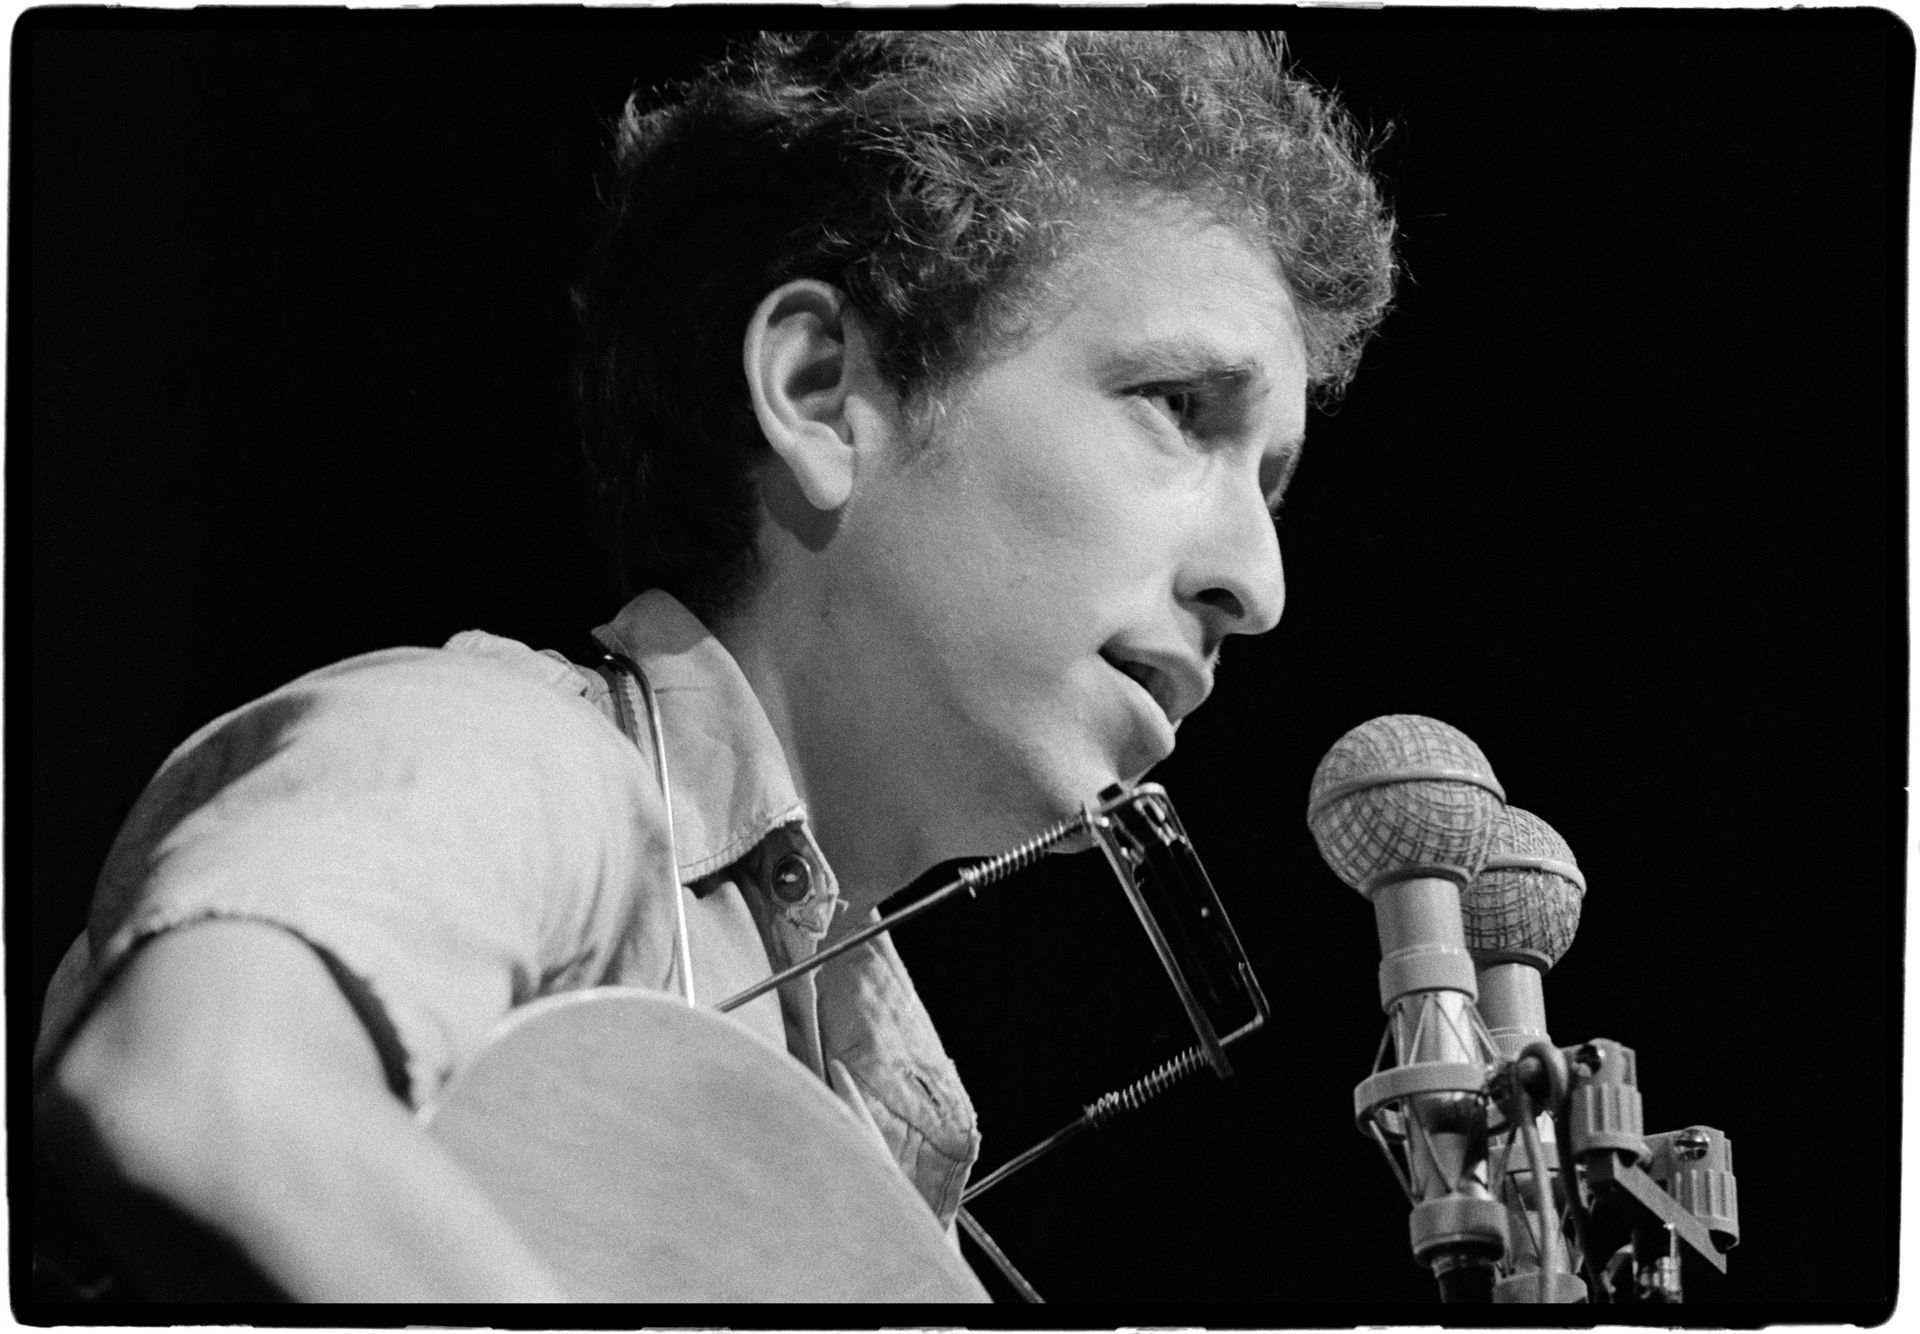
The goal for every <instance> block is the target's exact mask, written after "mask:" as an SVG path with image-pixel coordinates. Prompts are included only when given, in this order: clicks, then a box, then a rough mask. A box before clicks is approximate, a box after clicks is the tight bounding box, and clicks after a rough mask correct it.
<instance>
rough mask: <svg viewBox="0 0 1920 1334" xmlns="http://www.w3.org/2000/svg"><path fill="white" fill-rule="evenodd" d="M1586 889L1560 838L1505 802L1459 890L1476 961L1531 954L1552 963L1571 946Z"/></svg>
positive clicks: (1541, 822) (1534, 817)
mask: <svg viewBox="0 0 1920 1334" xmlns="http://www.w3.org/2000/svg"><path fill="white" fill-rule="evenodd" d="M1586 892H1587V881H1586V877H1585V876H1583V875H1582V874H1581V873H1580V867H1579V866H1578V865H1577V864H1576V863H1575V862H1574V860H1573V849H1572V848H1570V847H1568V846H1567V841H1566V840H1565V839H1564V838H1562V837H1560V835H1559V834H1558V833H1556V832H1555V831H1554V828H1553V826H1552V825H1550V824H1548V823H1547V822H1546V821H1545V820H1542V819H1541V818H1540V817H1539V816H1537V815H1534V814H1533V813H1531V812H1530V811H1523V810H1521V809H1520V808H1519V807H1517V806H1508V807H1506V808H1504V809H1503V810H1502V811H1501V812H1500V813H1499V815H1497V816H1496V817H1495V818H1494V825H1493V842H1492V845H1491V846H1490V847H1489V849H1488V851H1487V861H1486V865H1485V866H1483V867H1482V868H1481V870H1480V874H1479V875H1477V876H1475V877H1474V878H1473V883H1472V884H1470V885H1468V886H1467V888H1466V891H1465V892H1464V893H1462V894H1461V895H1460V915H1461V924H1462V926H1463V927H1464V928H1465V930H1466V936H1467V949H1468V950H1469V951H1470V952H1471V953H1472V954H1473V956H1474V958H1475V960H1476V961H1478V962H1482V963H1487V962H1495V961H1497V960H1499V959H1502V958H1513V957H1525V956H1528V955H1532V956H1534V957H1535V959H1536V960H1545V966H1546V967H1548V968H1551V967H1553V965H1554V964H1556V963H1558V962H1560V956H1561V955H1563V954H1565V953H1566V952H1567V946H1569V945H1571V944H1572V943H1573V933H1574V932H1575V931H1576V930H1578V929H1579V926H1580V900H1581V898H1582V897H1584V896H1585V894H1586Z"/></svg>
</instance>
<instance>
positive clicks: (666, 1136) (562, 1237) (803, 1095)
mask: <svg viewBox="0 0 1920 1334" xmlns="http://www.w3.org/2000/svg"><path fill="white" fill-rule="evenodd" d="M422 1116H423V1118H424V1119H425V1120H426V1122H427V1125H428V1130H429V1133H430V1134H432V1135H433V1136H434V1137H435V1138H436V1139H438V1140H439V1141H440V1142H441V1143H442V1144H443V1145H445V1146H446V1147H447V1149H448V1150H449V1151H450V1152H451V1153H452V1154H453V1155H454V1157H455V1158H456V1159H457V1160H459V1161H460V1163H461V1164H462V1165H463V1166H464V1167H465V1168H466V1169H467V1170H468V1171H469V1172H470V1173H471V1174H472V1175H473V1176H474V1177H475V1179H476V1180H478V1181H479V1182H480V1184H481V1186H482V1188H483V1189H484V1190H486V1191H487V1193H488V1194H489V1195H490V1196H491V1197H492V1198H493V1199H494V1201H495V1202H496V1203H497V1204H498V1205H499V1206H500V1208H501V1210H502V1212H503V1213H504V1214H505V1215H506V1216H507V1218H508V1219H509V1220H511V1221H512V1222H513V1223H514V1224H515V1226H516V1227H517V1228H518V1229H519V1230H520V1231H521V1233H522V1235H523V1236H525V1238H526V1239H527V1241H528V1243H529V1244H530V1245H531V1246H532V1247H533V1248H534V1250H536V1251H537V1252H538V1253H539V1254H540V1255H541V1256H542V1257H543V1258H544V1259H546V1260H547V1262H548V1263H549V1264H551V1265H552V1266H553V1267H554V1268H555V1269H556V1270H557V1271H558V1272H559V1273H560V1274H561V1275H562V1276H563V1277H564V1278H566V1279H567V1280H569V1281H570V1282H571V1283H572V1284H573V1285H574V1287H575V1288H576V1289H577V1290H578V1291H579V1292H580V1293H581V1294H582V1295H583V1297H586V1298H590V1299H600V1300H607V1301H622V1302H753V1301H768V1302H801V1301H830V1302H847V1301H891V1302H983V1301H986V1300H988V1298H987V1294H986V1291H985V1290H984V1289H983V1288H982V1287H981V1286H980V1283H979V1281H978V1280H977V1279H976V1278H975V1277H974V1276H973V1274H972V1272H971V1271H970V1270H969V1269H968V1268H967V1266H966V1263H965V1262H964V1261H963V1260H962V1259H961V1258H960V1256H959V1254H958V1252H957V1251H956V1250H955V1249H954V1247H953V1245H952V1244H951V1242H950V1241H949V1240H948V1239H947V1237H946V1236H945V1235H944V1234H943V1233H942V1232H941V1230H940V1227H939V1224H938V1223H936V1222H935V1221H934V1217H933V1214H932V1212H931V1211H930V1210H929V1209H928V1208H927V1206H926V1203H925V1201H923V1200H922V1199H921V1198H920V1196H919V1194H918V1192H916V1191H915V1190H914V1188H913V1187H912V1185H911V1184H909V1182H908V1181H907V1179H906V1177H905V1176H904V1175H903V1174H902V1173H901V1171H900V1169H899V1167H898V1166H897V1165H896V1164H895V1163H894V1162H893V1161H892V1159H891V1158H890V1157H889V1156H888V1155H887V1154H886V1152H885V1150H884V1149H883V1148H882V1147H881V1146H880V1144H879V1143H878V1142H877V1141H876V1140H875V1138H874V1136H873V1133H872V1131H871V1130H869V1129H867V1128H866V1127H864V1126H863V1125H861V1124H860V1122H859V1120H858V1118H857V1117H856V1116H855V1115H854V1113H853V1112H852V1111H851V1109H849V1108H848V1107H846V1106H845V1105H844V1104H842V1103H841V1101H840V1099H839V1098H838V1097H837V1096H835V1094H834V1093H833V1092H832V1091H831V1090H830V1089H828V1088H827V1086H826V1085H825V1084H823V1083H821V1082H820V1081H819V1080H818V1079H816V1078H814V1077H813V1076H811V1075H809V1074H808V1073H807V1072H806V1071H805V1070H804V1069H802V1068H801V1067H800V1065H799V1064H797V1063H796V1062H794V1061H793V1060H792V1059H790V1058H789V1057H788V1056H787V1055H786V1054H785V1053H784V1052H778V1051H775V1050H774V1049H773V1048H771V1047H769V1046H768V1045H767V1044H766V1043H764V1042H762V1041H761V1040H760V1039H759V1038H756V1037H754V1036H753V1035H752V1034H750V1033H748V1032H746V1031H745V1030H743V1029H741V1028H739V1027H737V1026H736V1025H735V1024H733V1023H732V1022H730V1021H729V1020H727V1019H726V1018H724V1017H723V1016H721V1015H719V1014H717V1013H715V1012H713V1011H710V1010H697V1009H694V1008H692V1007H690V1006H688V1005H686V1004H684V1003H683V1002H681V1001H679V1000H677V999H675V998H673V997H671V996H666V995H662V994H660V993H657V992H647V991H639V990H635V989H630V988H624V987H606V988H597V989H593V990H588V991H580V992H574V993H570V994H568V995H564V996H555V997H551V998H549V999H546V1000H541V1001H536V1002H534V1003H533V1004H531V1005H527V1006H524V1007H522V1008H521V1009H519V1010H516V1011H514V1012H513V1014H512V1015H511V1016H509V1018H508V1019H507V1021H506V1022H505V1023H504V1024H503V1025H502V1027H501V1030H500V1032H499V1034H498V1035H497V1036H496V1037H495V1039H494V1041H493V1042H491V1043H490V1044H489V1045H488V1046H487V1047H486V1048H485V1050H483V1051H482V1052H481V1053H480V1054H479V1055H478V1056H477V1057H475V1058H474V1059H473V1061H472V1062H471V1063H470V1064H469V1065H467V1066H466V1067H465V1068H463V1069H461V1070H459V1071H457V1072H456V1073H455V1075H454V1077H453V1078H452V1079H451V1080H449V1081H448V1083H447V1086H446V1087H445V1089H444V1090H442V1092H441V1094H440V1096H439V1098H438V1099H436V1100H435V1102H434V1104H433V1105H432V1106H431V1107H430V1108H428V1109H427V1110H426V1111H424V1112H423V1113H422Z"/></svg>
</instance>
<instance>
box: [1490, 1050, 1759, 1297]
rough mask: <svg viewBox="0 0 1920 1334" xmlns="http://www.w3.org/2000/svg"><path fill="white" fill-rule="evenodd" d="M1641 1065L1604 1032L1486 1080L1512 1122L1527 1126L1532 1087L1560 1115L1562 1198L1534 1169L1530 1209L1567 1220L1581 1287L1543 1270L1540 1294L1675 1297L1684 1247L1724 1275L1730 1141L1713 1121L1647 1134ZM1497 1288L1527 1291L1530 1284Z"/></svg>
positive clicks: (1736, 1231)
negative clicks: (1556, 1281)
mask: <svg viewBox="0 0 1920 1334" xmlns="http://www.w3.org/2000/svg"><path fill="white" fill-rule="evenodd" d="M1635 1065H1636V1062H1635V1059H1634V1053H1633V1049H1632V1048H1630V1047H1626V1046H1622V1045H1621V1044H1620V1043H1618V1042H1614V1041H1611V1040H1609V1039H1606V1038H1595V1039H1593V1040H1592V1041H1590V1042H1585V1043H1581V1044H1579V1045H1578V1046H1573V1047H1564V1048H1556V1047H1554V1046H1553V1045H1552V1044H1550V1043H1547V1042H1536V1043H1533V1044H1531V1045H1530V1046H1528V1047H1526V1048H1525V1049H1524V1050H1522V1051H1521V1052H1520V1053H1519V1055H1518V1056H1516V1057H1515V1058H1514V1059H1512V1060H1510V1061H1507V1062H1505V1063H1503V1064H1502V1065H1501V1066H1500V1067H1499V1068H1498V1069H1496V1070H1495V1072H1494V1073H1493V1075H1492V1077H1491V1078H1490V1080H1489V1081H1488V1089H1489V1092H1490V1094H1491V1096H1492V1097H1493V1098H1494V1100H1495V1103H1496V1105H1497V1106H1498V1107H1499V1108H1500V1110H1501V1112H1502V1114H1503V1115H1504V1116H1505V1118H1506V1121H1507V1127H1506V1128H1507V1129H1508V1130H1510V1131H1519V1132H1521V1133H1525V1132H1526V1131H1527V1130H1529V1129H1530V1128H1531V1125H1532V1120H1533V1114H1532V1102H1533V1098H1534V1096H1536V1095H1541V1096H1543V1097H1544V1100H1545V1102H1546V1104H1547V1106H1548V1108H1549V1109H1550V1110H1551V1111H1552V1112H1553V1114H1554V1117H1555V1119H1556V1120H1557V1121H1559V1123H1560V1134H1559V1136H1558V1140H1559V1148H1560V1160H1561V1178H1562V1186H1563V1195H1562V1197H1561V1198H1560V1199H1558V1200H1555V1199H1554V1198H1553V1197H1550V1196H1546V1195H1544V1194H1542V1193H1541V1192H1542V1191H1544V1189H1546V1187H1547V1182H1546V1181H1545V1180H1544V1179H1543V1173H1542V1171H1541V1170H1540V1168H1539V1167H1538V1166H1536V1167H1535V1168H1534V1171H1533V1173H1532V1177H1533V1180H1532V1183H1531V1184H1532V1186H1533V1188H1534V1192H1535V1202H1534V1203H1533V1204H1532V1205H1531V1206H1530V1207H1528V1208H1527V1210H1526V1212H1528V1213H1530V1214H1533V1215H1535V1216H1538V1217H1542V1218H1558V1219H1563V1220H1564V1223H1565V1224H1570V1225H1571V1228H1572V1231H1573V1234H1574V1247H1573V1250H1574V1253H1575V1254H1577V1255H1578V1256H1579V1264H1580V1267H1581V1268H1582V1269H1583V1270H1584V1271H1585V1276H1586V1283H1585V1288H1586V1291H1585V1292H1580V1291H1578V1290H1577V1289H1576V1288H1574V1287H1572V1286H1568V1285H1560V1286H1556V1287H1554V1288H1553V1290H1552V1292H1551V1295H1548V1294H1547V1293H1546V1291H1545V1287H1546V1285H1545V1281H1544V1276H1542V1279H1541V1291H1542V1296H1541V1297H1540V1298H1539V1300H1552V1301H1581V1300H1589V1301H1593V1302H1595V1303H1600V1302H1605V1303H1610V1304H1614V1305H1629V1304H1638V1305H1654V1304H1659V1305H1670V1304H1675V1303H1678V1302H1680V1301H1681V1300H1682V1295H1683V1294H1682V1283H1681V1259H1682V1256H1683V1255H1684V1254H1685V1252H1686V1251H1688V1250H1691V1251H1693V1252H1694V1253H1695V1254H1697V1255H1700V1256H1703V1257H1704V1258H1705V1259H1706V1261H1707V1262H1708V1263H1709V1264H1711V1265H1712V1266H1713V1267H1714V1268H1715V1269H1716V1270H1718V1271H1719V1272H1720V1273H1723V1274H1724V1273H1725V1272H1726V1270H1727V1262H1726V1257H1725V1252H1727V1251H1728V1250H1731V1249H1732V1248H1733V1247H1734V1246H1735V1245H1737V1244H1738V1242H1739V1240H1740V1217H1739V1195H1738V1189H1737V1183H1736V1181H1735V1178H1734V1175H1733V1146H1732V1143H1731V1141H1729V1140H1728V1139H1727V1137H1726V1136H1725V1135H1724V1134H1722V1133H1721V1132H1720V1131H1718V1130H1716V1129H1714V1128H1713V1127H1711V1126H1689V1127H1687V1128H1686V1129H1684V1130H1679V1131H1671V1132H1666V1133H1663V1134H1655V1135H1644V1134H1643V1133H1642V1130H1641V1124H1642V1122H1641V1100H1640V1091H1639V1088H1638V1085H1637V1081H1636V1078H1635V1074H1636V1070H1635ZM1510 1198H1511V1197H1510ZM1556 1205H1558V1206H1559V1207H1558V1208H1556V1207H1555V1206H1556ZM1562 1210H1564V1212H1562ZM1509 1217H1512V1214H1511V1212H1510V1214H1509ZM1537 1245H1538V1243H1537V1242H1536V1247H1537ZM1548 1253H1549V1254H1550V1253H1551V1252H1548ZM1603 1262H1604V1263H1603ZM1523 1267H1524V1266H1516V1268H1523ZM1508 1281H1509V1282H1512V1280H1511V1279H1509V1280H1508ZM1501 1296H1502V1299H1504V1300H1508V1301H1527V1300H1529V1298H1528V1296H1526V1295H1525V1288H1524V1287H1518V1288H1510V1289H1509V1290H1508V1291H1506V1292H1504V1293H1502V1294H1501Z"/></svg>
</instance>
